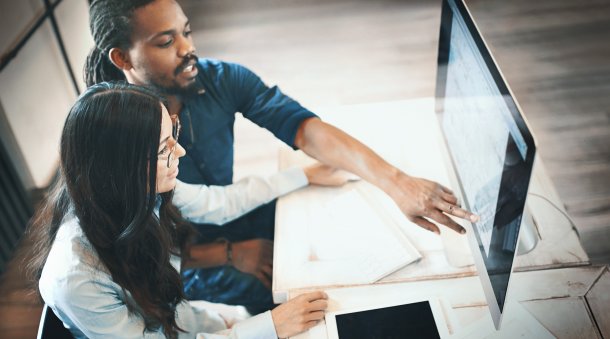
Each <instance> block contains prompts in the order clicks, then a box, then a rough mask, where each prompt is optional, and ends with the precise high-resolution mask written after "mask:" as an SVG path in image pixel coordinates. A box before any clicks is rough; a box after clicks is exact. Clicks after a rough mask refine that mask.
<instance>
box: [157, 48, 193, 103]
mask: <svg viewBox="0 0 610 339" xmlns="http://www.w3.org/2000/svg"><path fill="white" fill-rule="evenodd" d="M191 60H195V65H193V67H197V60H198V58H197V56H196V55H195V54H189V55H187V56H186V57H184V61H183V62H182V63H181V64H180V65H179V66H178V67H176V70H175V71H174V76H178V74H180V72H182V71H183V70H184V68H185V67H187V66H188V64H189V62H191ZM161 83H162V82H161V81H155V80H153V81H150V82H149V83H148V86H150V87H152V88H153V89H155V90H157V91H158V92H160V93H163V94H165V95H168V96H174V95H175V96H179V97H189V96H192V95H196V94H199V93H201V91H202V90H203V87H202V86H201V85H200V84H199V83H198V82H197V81H196V80H195V81H193V82H192V83H191V84H189V85H188V86H186V87H182V86H180V85H179V84H177V83H176V82H175V81H172V84H171V85H169V86H167V85H162V84H161Z"/></svg>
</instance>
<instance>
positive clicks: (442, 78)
mask: <svg viewBox="0 0 610 339" xmlns="http://www.w3.org/2000/svg"><path fill="white" fill-rule="evenodd" d="M450 1H451V2H452V3H454V4H455V7H456V8H457V10H458V11H459V15H460V17H461V18H462V19H463V21H464V23H465V24H466V27H467V29H468V31H469V33H470V35H471V36H472V38H473V39H474V41H475V44H476V46H477V49H478V50H479V52H480V54H481V56H482V57H483V60H484V62H485V64H486V66H487V68H488V70H489V72H490V73H491V76H492V78H493V80H494V82H495V84H496V85H497V87H498V90H499V91H500V93H501V95H502V96H503V98H504V99H505V102H506V104H507V107H508V109H509V111H510V112H511V115H512V116H513V118H514V120H515V123H516V124H517V127H518V129H519V132H520V133H521V134H522V136H523V138H524V140H525V142H526V144H527V153H526V159H525V162H526V163H527V164H528V165H529V166H530V175H529V178H528V188H529V184H530V182H531V177H532V173H533V167H534V159H535V153H536V148H537V147H536V145H537V143H536V140H535V138H534V136H533V135H532V133H531V131H530V129H529V128H528V124H527V121H526V119H525V117H524V116H523V114H522V113H521V112H522V110H521V109H520V107H519V104H518V103H517V101H516V100H515V98H514V96H513V93H512V91H511V89H510V87H509V86H508V84H507V82H506V80H505V78H504V76H503V75H502V73H501V71H500V69H499V68H498V66H497V63H496V61H495V59H494V58H493V56H492V54H491V52H490V49H489V48H488V46H487V44H486V42H485V40H484V39H483V37H482V35H481V33H480V31H479V29H478V27H477V25H476V23H475V22H474V20H473V18H472V15H471V14H470V11H469V9H468V7H467V5H466V4H465V3H464V1H463V0H443V1H442V10H441V25H440V33H439V44H438V63H437V66H438V67H437V79H436V95H435V99H436V100H435V104H436V105H435V111H436V114H437V117H438V122H439V127H440V129H441V131H442V130H443V128H442V115H443V111H444V95H445V89H446V87H445V84H446V80H447V67H446V65H447V64H448V58H449V46H450V37H451V27H452V19H453V14H454V13H453V10H452V9H451V7H450V5H449V2H450ZM443 65H444V67H443ZM442 134H443V141H444V143H443V146H444V149H445V151H446V152H447V155H448V156H447V157H446V159H447V161H448V162H449V163H448V164H447V165H448V167H449V168H450V170H452V171H453V173H455V175H454V176H450V177H451V178H452V179H453V180H455V181H457V182H452V184H453V186H454V187H459V189H460V192H462V193H463V192H464V189H463V186H462V183H461V182H460V179H459V175H458V174H457V171H456V166H455V163H454V159H453V157H452V156H451V155H450V154H449V145H448V144H447V139H446V138H445V136H444V133H442ZM453 180H452V181H453ZM462 197H463V200H462V202H463V204H464V206H465V207H466V208H467V209H470V206H469V204H468V201H467V200H466V199H465V194H462ZM526 204H527V197H526V199H525V203H524V206H523V209H524V210H523V211H522V215H523V214H524V213H525V205H526ZM523 220H524V218H522V219H521V225H520V227H519V236H518V240H517V244H518V242H519V239H520V237H521V233H522V231H521V229H522V225H523ZM464 226H466V228H467V230H468V232H467V233H468V240H469V244H470V247H471V252H472V255H473V257H474V263H475V266H476V268H477V271H478V274H479V278H480V281H481V284H482V286H483V291H484V294H485V299H486V300H487V303H488V306H489V310H490V313H491V318H492V320H493V322H494V326H495V327H496V329H499V328H500V323H501V319H502V311H501V310H500V305H499V303H498V302H497V299H496V296H495V293H494V290H493V287H492V284H491V280H490V277H489V274H488V271H487V269H486V266H485V261H484V259H483V255H482V253H481V252H480V248H479V241H478V239H477V235H476V234H475V233H474V230H473V225H472V224H470V223H468V224H467V225H464ZM516 256H517V253H516V251H515V254H514V256H513V260H512V264H511V269H510V272H511V273H510V276H509V278H508V286H507V290H506V295H507V296H508V291H509V289H510V287H511V284H510V280H511V278H512V273H513V272H514V266H515V261H516V260H515V258H516ZM505 299H506V298H505ZM504 304H506V300H505V302H504Z"/></svg>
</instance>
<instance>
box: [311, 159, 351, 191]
mask: <svg viewBox="0 0 610 339" xmlns="http://www.w3.org/2000/svg"><path fill="white" fill-rule="evenodd" d="M303 171H304V172H305V176H307V180H308V181H309V183H310V184H312V185H320V186H341V185H344V184H345V183H347V182H348V181H349V180H353V179H354V178H356V176H355V175H353V174H351V173H349V172H346V171H343V170H340V169H337V168H335V167H331V166H328V165H325V164H322V163H316V164H314V165H311V166H307V167H305V168H303Z"/></svg>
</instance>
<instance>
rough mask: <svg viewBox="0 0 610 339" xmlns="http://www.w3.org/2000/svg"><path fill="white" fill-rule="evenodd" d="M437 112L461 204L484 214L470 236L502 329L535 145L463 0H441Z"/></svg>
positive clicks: (478, 266) (478, 268) (479, 269)
mask: <svg viewBox="0 0 610 339" xmlns="http://www.w3.org/2000/svg"><path fill="white" fill-rule="evenodd" d="M436 112H437V117H438V120H439V123H440V127H441V130H442V134H443V136H444V139H445V144H446V149H447V150H448V153H449V155H450V157H449V158H450V162H451V163H450V164H449V166H450V167H451V168H452V169H453V170H454V172H455V174H456V175H455V177H456V178H457V183H456V185H457V186H458V187H459V189H460V190H461V195H462V199H463V201H462V204H463V205H464V206H465V208H467V209H469V210H471V211H472V212H474V213H476V214H477V215H479V216H480V217H481V219H480V221H478V222H476V223H472V231H471V232H469V233H470V234H469V235H468V237H469V240H470V245H471V250H472V254H473V257H474V262H475V265H476V267H477V270H478V274H479V277H480V278H481V283H482V285H483V290H484V292H485V296H486V299H487V302H488V305H489V309H490V312H491V316H492V319H493V321H494V325H495V327H496V328H497V329H499V327H500V322H501V317H502V312H503V309H504V304H505V301H506V295H507V290H508V285H509V280H510V275H511V272H512V268H513V263H514V259H515V255H516V253H517V248H518V236H519V233H520V232H519V231H520V229H522V221H523V219H524V208H525V200H526V196H527V190H528V186H529V182H530V176H531V174H532V168H533V165H534V154H535V152H536V146H535V143H534V139H533V137H532V134H531V133H530V131H529V129H528V127H527V125H526V122H525V120H524V118H523V116H522V114H521V112H520V110H519V107H518V105H517V103H516V101H515V99H514V97H513V95H512V93H511V91H510V89H509V88H508V86H507V84H506V82H505V80H504V79H503V77H502V74H501V73H500V70H499V69H498V66H497V64H496V63H495V61H494V59H493V57H492V55H491V53H490V51H489V49H488V48H487V46H486V44H485V41H484V40H483V38H482V36H481V34H480V33H479V31H478V29H477V26H476V24H475V22H474V21H473V19H472V16H471V15H470V12H469V11H468V8H467V6H466V5H465V4H464V2H463V0H443V5H442V14H441V31H440V40H439V51H438V73H437V84H436Z"/></svg>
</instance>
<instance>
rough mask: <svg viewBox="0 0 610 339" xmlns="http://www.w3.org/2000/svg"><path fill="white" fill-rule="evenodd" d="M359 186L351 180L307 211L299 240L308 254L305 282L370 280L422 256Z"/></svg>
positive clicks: (305, 266) (317, 284)
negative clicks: (304, 230) (349, 184)
mask: <svg viewBox="0 0 610 339" xmlns="http://www.w3.org/2000/svg"><path fill="white" fill-rule="evenodd" d="M362 184H364V183H362ZM362 187H363V185H361V183H356V184H352V188H350V189H348V190H347V191H338V192H337V193H338V194H337V195H334V196H332V197H331V198H330V199H329V200H327V201H322V202H321V204H320V205H321V207H320V208H318V209H317V210H312V211H311V213H312V215H311V219H310V220H311V222H310V223H309V225H308V229H307V239H304V240H305V241H307V242H308V243H309V253H308V258H307V261H306V262H304V263H303V265H302V267H301V270H300V271H301V272H303V274H304V275H303V278H304V279H307V280H308V284H309V285H310V286H323V285H339V284H368V283H373V282H375V281H377V280H379V279H381V278H383V277H385V276H386V275H388V274H390V273H392V272H394V271H396V270H398V269H399V268H401V267H403V266H405V265H407V264H409V263H411V262H414V261H417V260H419V259H420V258H421V255H420V254H419V252H418V251H417V250H416V249H415V247H413V245H412V244H411V243H410V242H409V240H408V239H407V238H406V237H405V236H404V235H403V234H402V232H401V231H400V230H399V229H398V226H397V225H396V224H395V223H394V222H393V221H392V220H391V219H389V218H386V217H384V214H383V211H382V210H380V208H378V207H376V206H374V205H373V204H371V203H370V202H369V201H367V200H366V197H365V194H366V193H365V190H364V189H363V188H362Z"/></svg>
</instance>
